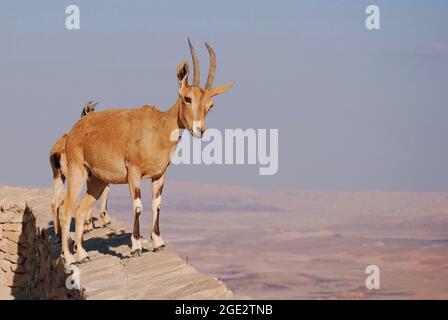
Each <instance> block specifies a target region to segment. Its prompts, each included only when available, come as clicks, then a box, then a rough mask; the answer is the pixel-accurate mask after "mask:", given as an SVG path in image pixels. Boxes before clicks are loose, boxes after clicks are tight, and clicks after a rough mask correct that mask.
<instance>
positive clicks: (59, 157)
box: [50, 101, 110, 239]
mask: <svg viewBox="0 0 448 320" xmlns="http://www.w3.org/2000/svg"><path fill="white" fill-rule="evenodd" d="M97 105H98V103H93V101H90V102H87V103H86V104H85V105H84V108H83V111H82V113H81V117H84V116H86V115H88V114H89V113H91V112H93V111H95V107H96V106H97ZM67 136H68V135H67V134H64V135H63V136H62V137H60V138H59V139H58V140H57V141H56V143H55V144H54V146H53V147H52V149H51V151H50V165H51V170H52V172H53V198H52V201H51V209H52V213H53V224H54V233H55V237H56V239H57V238H58V237H59V236H60V219H59V208H60V206H61V202H62V194H63V191H64V182H65V178H66V175H67V160H66V153H65V145H66V142H67ZM108 192H109V188H107V192H105V193H104V194H103V196H102V198H103V201H102V205H101V211H100V218H101V220H102V221H103V223H104V224H108V223H110V218H109V216H108V214H107V197H108ZM89 215H90V219H86V228H87V230H89V229H90V228H91V227H90V226H92V228H93V225H92V224H91V220H92V219H91V213H90V214H89ZM88 222H90V224H89V223H88Z"/></svg>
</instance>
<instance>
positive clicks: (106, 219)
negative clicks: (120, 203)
mask: <svg viewBox="0 0 448 320" xmlns="http://www.w3.org/2000/svg"><path fill="white" fill-rule="evenodd" d="M100 218H101V221H102V222H103V227H105V226H107V225H109V224H110V218H109V215H108V214H107V211H103V212H101V213H100Z"/></svg>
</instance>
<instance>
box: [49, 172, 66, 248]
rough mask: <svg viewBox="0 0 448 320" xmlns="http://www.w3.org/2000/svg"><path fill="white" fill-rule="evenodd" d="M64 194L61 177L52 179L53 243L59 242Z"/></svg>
mask: <svg viewBox="0 0 448 320" xmlns="http://www.w3.org/2000/svg"><path fill="white" fill-rule="evenodd" d="M63 192H64V178H63V176H61V175H57V176H55V177H53V198H52V199H51V211H52V212H53V227H54V242H56V243H59V242H60V241H61V220H60V218H59V213H60V207H61V202H62V196H63Z"/></svg>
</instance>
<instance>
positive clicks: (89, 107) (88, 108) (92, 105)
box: [81, 101, 98, 118]
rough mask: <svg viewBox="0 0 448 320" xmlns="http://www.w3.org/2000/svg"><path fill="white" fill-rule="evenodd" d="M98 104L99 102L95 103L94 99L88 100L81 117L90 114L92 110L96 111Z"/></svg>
mask: <svg viewBox="0 0 448 320" xmlns="http://www.w3.org/2000/svg"><path fill="white" fill-rule="evenodd" d="M97 105H98V102H95V103H93V101H89V102H86V104H85V105H84V108H83V109H82V112H81V118H82V117H84V116H86V115H88V114H89V113H90V112H93V111H95V108H96V106H97Z"/></svg>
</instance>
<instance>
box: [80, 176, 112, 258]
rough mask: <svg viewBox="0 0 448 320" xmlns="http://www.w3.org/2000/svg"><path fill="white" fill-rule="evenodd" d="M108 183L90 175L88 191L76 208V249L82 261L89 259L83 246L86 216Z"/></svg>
mask: <svg viewBox="0 0 448 320" xmlns="http://www.w3.org/2000/svg"><path fill="white" fill-rule="evenodd" d="M106 185H107V183H104V182H102V181H100V180H98V179H97V178H95V177H90V178H89V180H88V181H87V192H86V194H85V195H84V197H83V198H82V199H81V202H80V203H79V206H78V208H77V210H76V232H75V248H74V249H75V251H76V253H77V261H78V262H80V263H82V262H83V261H85V260H86V259H88V254H87V252H86V251H85V250H84V248H83V234H84V230H83V229H84V222H85V219H86V217H87V216H88V215H89V213H90V212H91V211H92V208H93V206H94V205H95V202H96V201H97V200H98V199H99V198H100V196H101V194H102V193H103V190H104V188H105V187H106Z"/></svg>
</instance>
